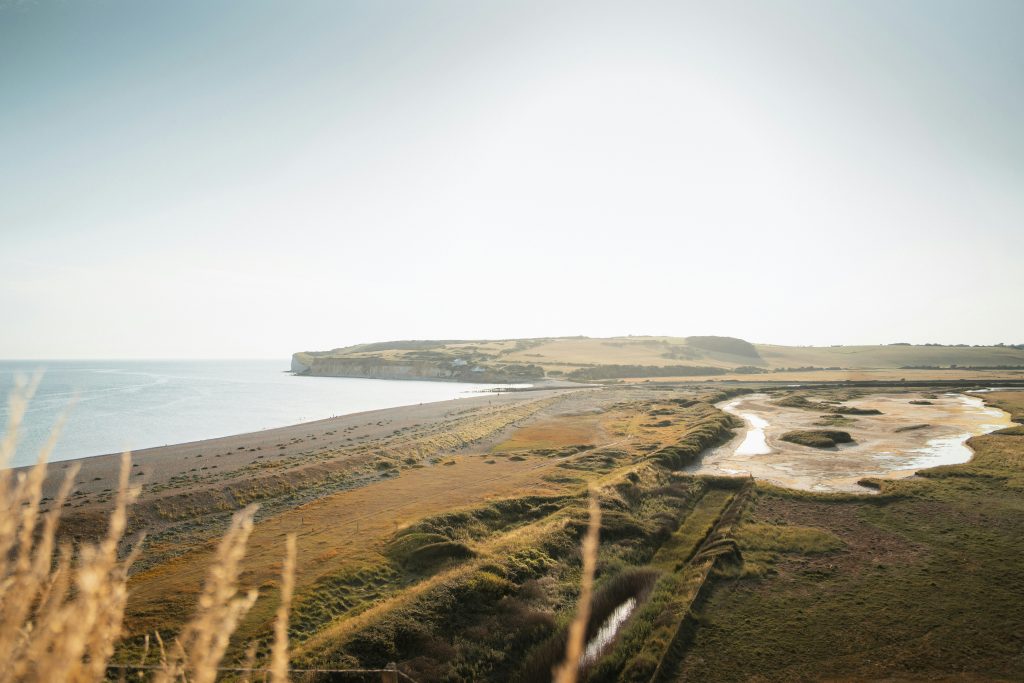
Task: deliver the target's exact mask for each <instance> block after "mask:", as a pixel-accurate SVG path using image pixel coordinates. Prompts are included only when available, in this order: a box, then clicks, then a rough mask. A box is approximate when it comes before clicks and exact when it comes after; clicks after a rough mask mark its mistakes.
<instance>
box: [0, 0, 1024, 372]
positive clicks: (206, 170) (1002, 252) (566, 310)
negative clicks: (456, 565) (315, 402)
mask: <svg viewBox="0 0 1024 683" xmlns="http://www.w3.org/2000/svg"><path fill="white" fill-rule="evenodd" d="M1022 26H1024V3H1022V2H1019V0H1011V1H1009V2H966V1H957V2H941V1H935V0H929V1H927V2H906V1H903V2H894V1H892V0H882V1H877V2H864V1H861V0H858V1H856V2H853V1H851V2H842V3H840V2H823V1H821V0H809V1H807V2H767V1H764V2H717V1H716V2H711V1H708V2H700V3H685V2H666V3H653V2H649V3H643V2H632V1H631V2H622V3H599V2H584V3H569V2H565V3H555V2H537V3H528V2H475V1H471V0H466V1H464V2H437V1H433V2H431V1H426V2H424V1H416V2H378V1H373V2H370V1H367V2H360V3H343V2H336V1H329V2H297V1H288V2H256V1H254V0H246V2H217V1H210V0H203V1H200V2H181V1H175V2H165V1H161V2H140V1H137V0H133V1H131V2H119V1H116V0H104V1H102V2H98V1H97V2H94V1H90V0H75V1H74V2H53V3H51V2H38V3H34V2H11V0H0V273H2V274H0V320H2V325H3V330H2V331H0V357H8V358H16V357H43V358H45V357H102V358H123V357H236V356H237V357H257V356H264V357H277V356H281V357H285V356H287V355H288V354H290V353H291V352H292V351H297V350H305V349H325V348H333V347H335V346H342V345H346V344H351V343H357V342H362V341H376V340H383V339H396V338H402V339H404V338H416V339H422V338H477V337H500V338H504V337H529V336H548V335H574V334H586V335H591V336H605V335H618V334H678V335H688V334H726V335H735V336H739V337H743V338H745V339H748V340H751V341H760V342H777V343H808V344H811V343H814V344H828V343H876V342H892V341H910V342H930V341H936V342H968V343H989V342H999V341H1004V342H1008V343H1010V342H1024V297H1022V294H1024V36H1022V33H1021V31H1022Z"/></svg>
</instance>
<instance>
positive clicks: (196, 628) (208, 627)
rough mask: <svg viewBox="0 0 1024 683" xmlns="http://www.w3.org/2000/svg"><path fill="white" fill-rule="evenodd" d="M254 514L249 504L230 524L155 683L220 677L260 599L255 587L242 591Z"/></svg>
mask: <svg viewBox="0 0 1024 683" xmlns="http://www.w3.org/2000/svg"><path fill="white" fill-rule="evenodd" d="M255 513H256V506H255V505H250V506H249V507H247V508H245V509H244V510H241V511H240V512H237V513H235V516H234V517H233V518H232V520H231V527H230V528H229V529H228V531H227V533H226V534H225V535H224V538H223V539H221V542H220V545H219V546H218V547H217V555H216V558H215V559H214V562H213V564H212V565H211V567H210V571H209V574H207V577H206V583H205V584H204V586H203V592H202V594H201V595H200V596H199V605H198V608H197V609H196V614H195V616H194V617H193V618H192V620H191V621H190V622H189V623H188V624H187V625H186V626H185V628H184V629H183V630H182V632H181V635H180V636H179V637H178V638H177V639H176V640H175V643H174V645H173V646H172V648H171V650H172V651H171V656H170V657H169V658H168V660H167V663H166V664H165V665H164V667H163V669H162V670H161V671H160V672H159V673H158V674H157V675H156V676H155V677H154V679H153V680H154V681H155V682H156V683H170V682H171V681H190V682H191V683H213V681H214V680H215V679H216V676H217V666H218V665H219V664H220V661H221V659H222V658H223V657H224V653H225V652H226V651H227V648H228V641H229V639H230V637H231V634H232V633H234V631H235V629H236V628H237V626H238V622H239V621H240V620H241V619H242V617H243V616H245V614H246V612H248V611H249V608H251V607H252V605H253V603H255V602H256V596H257V593H256V591H255V590H250V591H248V592H247V593H246V594H245V595H241V596H240V595H238V575H239V573H240V572H241V566H240V565H241V561H242V558H243V557H244V556H245V546H246V543H247V542H248V540H249V534H251V533H252V526H253V515H255Z"/></svg>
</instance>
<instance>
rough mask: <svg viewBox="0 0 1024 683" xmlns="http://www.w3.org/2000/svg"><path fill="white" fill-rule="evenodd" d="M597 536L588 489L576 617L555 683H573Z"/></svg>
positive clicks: (597, 519)
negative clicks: (585, 527) (588, 507)
mask: <svg viewBox="0 0 1024 683" xmlns="http://www.w3.org/2000/svg"><path fill="white" fill-rule="evenodd" d="M600 532H601V504H600V502H599V501H598V499H597V491H596V489H594V488H593V487H591V489H590V523H589V524H588V525H587V533H586V535H585V536H584V537H583V576H582V578H581V579H580V597H579V603H578V604H577V606H576V616H575V618H574V619H573V620H572V624H570V625H569V639H568V641H567V642H566V644H565V661H563V662H562V665H561V666H560V667H557V668H556V669H555V672H554V681H555V683H576V678H577V676H578V674H579V669H580V659H581V658H582V656H583V648H584V646H585V645H586V643H585V642H584V640H585V638H586V635H587V623H588V622H589V621H590V609H591V599H592V597H593V593H594V572H595V570H596V569H597V549H598V544H599V542H600V538H599V536H600Z"/></svg>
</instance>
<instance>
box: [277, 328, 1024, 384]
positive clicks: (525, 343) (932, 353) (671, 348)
mask: <svg viewBox="0 0 1024 683" xmlns="http://www.w3.org/2000/svg"><path fill="white" fill-rule="evenodd" d="M296 357H297V358H299V359H300V360H301V359H303V358H306V359H310V358H337V359H342V358H348V359H359V358H364V359H369V358H374V359H383V360H394V361H399V360H407V361H412V360H416V361H437V362H449V363H450V362H453V361H456V362H460V363H461V362H467V363H478V364H487V363H503V364H508V363H523V364H532V365H538V366H541V367H543V368H544V370H545V371H546V372H547V373H548V374H551V373H552V372H554V373H555V374H556V375H557V374H558V373H563V374H568V373H570V372H572V371H574V370H580V369H582V368H593V367H594V366H610V365H613V366H622V367H628V366H648V367H650V366H654V367H662V368H664V367H678V366H686V367H703V368H721V369H723V370H734V369H735V368H745V369H748V370H749V371H750V372H757V371H758V370H771V369H780V368H841V369H868V368H872V369H876V368H877V369H882V368H907V367H927V368H946V367H949V366H959V367H962V368H964V367H967V368H992V369H997V368H1003V367H1013V368H1021V367H1024V348H1018V347H1015V346H931V345H928V346H912V345H906V344H890V345H877V346H780V345H774V344H751V343H749V342H746V341H744V340H742V339H736V338H733V337H707V336H705V337H633V336H630V337H610V338H591V337H548V338H536V339H501V340H451V339H448V340H413V341H391V342H380V343H372V344H359V345H356V346H349V347H345V348H338V349H334V350H331V351H321V352H303V353H299V354H296ZM619 376H623V375H621V374H620V375H619Z"/></svg>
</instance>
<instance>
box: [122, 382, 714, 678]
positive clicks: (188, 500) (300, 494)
mask: <svg viewBox="0 0 1024 683" xmlns="http://www.w3.org/2000/svg"><path fill="white" fill-rule="evenodd" d="M720 396H722V394H721V393H720V392H704V393H700V392H694V391H687V392H672V391H670V392H665V391H658V392H647V391H640V392H637V391H634V390H607V391H602V392H599V394H595V393H594V392H592V391H585V392H580V393H579V394H578V395H573V396H570V397H569V398H565V399H563V400H562V401H561V402H556V403H552V402H551V401H549V400H547V399H544V400H542V401H538V402H531V403H530V404H518V405H515V406H511V407H508V408H503V409H501V410H497V409H496V410H493V411H491V410H479V409H475V410H472V411H457V412H455V413H454V414H452V415H451V416H450V418H449V419H448V420H446V422H445V423H444V424H447V425H449V428H450V430H451V431H452V432H454V433H449V434H446V435H442V434H439V433H438V430H437V429H435V428H434V427H433V426H431V425H424V426H421V427H419V428H417V429H412V430H396V431H395V432H394V433H393V434H387V433H386V434H385V435H384V436H382V437H378V438H377V439H368V440H365V441H363V442H361V443H359V444H357V445H354V446H352V452H353V453H355V454H357V455H356V457H352V458H351V459H350V461H349V462H348V469H347V470H340V471H339V473H340V475H343V476H344V477H345V479H340V478H339V479H338V480H337V481H332V482H331V483H330V484H324V483H323V480H322V479H320V478H316V477H314V478H311V479H307V478H305V477H306V475H303V476H301V477H294V478H293V477H292V476H291V475H289V474H288V473H289V472H290V469H289V468H292V467H296V468H298V469H299V470H300V471H304V472H308V471H313V472H318V475H317V476H318V477H319V476H322V475H323V473H322V472H320V471H319V469H318V468H320V467H324V466H326V465H330V464H331V463H332V462H334V461H333V460H327V461H325V462H326V465H324V464H320V465H317V464H315V463H316V460H314V464H313V465H310V466H306V467H303V466H301V464H300V465H292V464H289V465H288V466H287V467H284V468H283V472H275V473H274V474H273V475H265V476H264V477H262V478H259V479H256V480H255V481H253V482H249V483H248V486H252V487H255V486H269V485H270V484H271V483H273V485H274V486H275V487H280V489H279V490H276V489H275V490H276V491H277V492H276V493H274V495H272V496H271V495H267V492H266V491H264V492H263V494H262V496H261V500H262V503H263V507H264V509H265V510H266V512H265V514H263V515H262V516H261V517H260V518H258V520H257V524H256V526H255V528H254V530H253V533H252V537H251V539H250V547H251V548H252V552H251V553H250V555H249V557H248V558H247V559H246V560H245V562H244V563H243V566H242V573H241V575H240V581H241V583H242V586H243V588H246V589H247V588H259V589H260V594H261V597H260V599H259V600H258V601H257V602H256V604H255V605H254V606H253V608H252V610H251V611H250V612H249V614H248V615H247V616H246V619H245V620H244V621H243V622H242V623H241V624H240V626H239V630H238V634H237V636H236V638H235V640H234V641H233V642H234V643H237V644H240V643H245V642H250V641H254V640H261V639H263V640H265V639H266V635H267V630H268V628H269V625H270V623H271V621H272V617H273V609H274V605H275V601H276V600H277V591H278V583H277V576H278V574H279V569H280V567H279V566H278V563H277V561H276V560H275V558H279V557H281V556H282V552H283V542H284V538H285V537H286V536H287V534H288V533H296V534H297V535H298V541H297V542H298V551H299V563H298V566H297V571H296V587H295V598H294V609H293V611H294V617H293V619H292V629H291V636H292V638H293V640H294V641H295V642H303V641H305V640H307V639H310V638H312V637H313V636H315V635H316V634H317V633H318V632H319V631H320V630H322V629H325V628H328V626H329V625H333V624H335V623H346V622H347V621H349V620H351V619H357V618H359V617H360V615H362V614H363V613H364V612H367V611H368V610H370V609H372V608H373V607H374V605H377V604H379V603H381V602H386V601H388V600H390V599H392V598H395V597H396V596H403V595H408V594H409V592H410V591H412V592H415V591H418V590H422V588H421V586H422V585H423V584H424V583H425V582H427V581H433V580H435V579H434V575H435V574H436V573H437V572H439V571H441V572H443V571H447V569H446V568H450V567H451V566H462V565H463V564H467V565H472V564H473V563H478V562H480V561H483V559H482V558H485V557H486V553H483V552H482V551H481V548H480V546H481V544H482V543H484V540H483V536H486V535H489V534H492V533H497V532H498V531H500V532H501V533H507V532H509V531H510V525H511V524H513V521H512V520H513V519H514V518H515V514H516V513H514V509H513V508H514V507H515V505H513V504H511V503H510V504H508V505H511V506H512V507H502V506H501V505H498V504H497V503H491V502H488V501H492V500H493V499H495V498H498V499H501V498H508V497H512V498H513V499H515V500H519V501H532V500H534V498H537V497H539V498H538V499H546V498H552V497H553V498H555V499H559V497H562V496H566V495H569V494H570V493H572V494H573V495H576V493H578V492H579V490H580V489H581V487H582V486H585V485H586V483H587V482H588V481H591V480H597V479H602V478H604V477H607V476H619V477H624V476H626V474H627V473H628V471H630V470H632V469H636V468H638V467H644V466H650V467H656V465H655V464H654V463H657V462H658V461H659V460H658V455H659V453H661V452H662V451H663V450H664V449H666V448H668V447H683V446H685V448H686V449H687V452H690V451H693V452H699V450H700V449H701V448H702V447H703V446H702V445H701V444H705V445H706V443H710V441H707V439H709V438H710V436H709V435H710V434H711V432H708V431H707V430H706V429H705V428H704V426H703V425H705V424H706V423H707V422H708V420H709V419H711V418H712V417H714V416H716V415H717V418H718V419H719V421H720V424H719V427H722V426H723V425H728V424H729V418H728V416H725V415H724V414H722V413H719V412H718V411H716V410H715V409H714V408H713V407H712V406H710V405H709V404H708V403H706V402H705V400H718V399H719V397H720ZM535 403H536V404H538V405H539V406H540V407H539V408H538V407H537V406H536V405H534V404H535ZM595 404H596V405H595ZM566 405H568V406H569V408H570V409H571V413H572V414H565V413H566ZM463 413H464V414H463ZM576 420H579V421H580V422H581V423H582V425H583V426H582V427H577V428H575V429H577V431H573V424H574V421H576ZM463 426H464V427H465V429H464V430H463ZM584 432H586V433H587V434H589V435H590V439H589V440H590V441H592V442H596V443H591V444H586V443H582V444H581V443H577V442H579V441H580V440H581V436H580V435H581V434H583V433H584ZM715 433H717V432H715ZM486 437H489V438H490V439H491V441H490V442H489V441H487V438H486ZM435 438H438V439H440V440H439V441H436V442H435V441H433V439H435ZM495 440H497V443H498V448H496V449H495V448H494V447H493V446H491V445H490V443H492V442H493V441H495ZM507 442H511V443H513V444H515V445H516V448H515V449H512V450H504V448H503V447H502V446H501V444H503V443H507ZM556 443H557V444H561V443H570V444H571V445H568V446H561V447H559V448H551V446H553V445H555V444H556ZM459 445H463V446H464V447H463V448H462V449H460V450H454V449H453V447H455V446H459ZM436 449H440V451H439V450H436ZM314 455H315V454H314ZM290 457H291V456H282V459H283V460H284V459H287V458H290ZM290 462H291V461H290V460H289V463H290ZM657 469H658V470H659V471H661V470H663V469H664V468H662V467H660V466H657ZM665 471H667V470H665ZM637 476H639V475H637ZM645 476H646V475H645ZM310 482H312V483H310ZM240 485H243V486H244V485H245V482H241V483H240ZM221 486H222V487H223V488H225V489H227V490H228V492H229V493H230V494H231V495H232V496H235V495H236V494H235V491H236V489H235V488H232V484H231V482H230V481H224V482H221ZM573 492H575V493H573ZM258 494H259V492H257V493H256V494H253V495H258ZM175 496H176V497H173V498H171V499H170V500H171V502H174V503H175V504H178V505H181V508H180V509H179V510H178V512H177V514H176V515H175V516H174V518H173V519H174V520H175V522H174V524H173V525H172V526H171V527H169V528H170V529H173V530H174V533H173V534H172V533H170V532H169V531H167V530H165V531H164V532H163V533H161V534H160V535H159V537H158V539H157V545H156V546H155V549H156V556H155V557H154V558H150V561H149V562H147V563H146V564H145V565H144V566H143V567H142V568H141V569H140V571H138V572H137V573H136V574H135V575H133V577H132V578H131V581H130V589H131V591H132V595H133V598H132V600H131V601H130V602H129V609H128V615H127V622H126V623H127V625H128V628H129V630H130V632H131V633H132V634H134V635H136V636H138V637H137V638H136V639H135V640H133V641H130V642H129V643H128V644H127V645H126V646H125V647H124V648H123V653H122V654H123V655H124V656H125V657H128V656H130V655H132V654H133V653H134V652H135V651H136V650H137V649H138V648H139V647H141V641H140V640H139V638H140V637H141V635H142V634H145V633H152V632H153V631H154V630H159V631H160V632H161V633H163V634H165V635H166V634H172V633H174V632H175V631H176V629H177V628H178V627H179V625H180V624H181V623H183V622H184V620H185V619H187V617H188V610H189V608H190V605H191V604H192V600H193V599H194V598H195V591H196V586H197V585H198V577H199V576H201V574H202V572H203V571H205V568H206V566H207V565H208V562H209V561H210V558H211V556H212V555H211V554H212V550H213V547H212V543H211V542H209V541H208V540H205V539H207V538H209V536H210V530H211V529H215V528H216V520H217V519H218V515H226V514H228V513H229V512H230V507H231V506H230V505H223V506H220V505H218V500H220V499H219V498H217V496H216V495H215V494H214V493H213V492H209V491H206V490H204V489H200V488H198V487H197V488H195V489H187V490H184V491H182V492H181V493H180V494H175ZM177 501H181V502H177ZM563 502H564V501H563ZM563 502H560V503H558V505H560V506H561V505H563ZM157 503H159V504H160V505H166V504H168V492H166V491H165V492H162V494H161V496H160V497H159V498H158V499H157V501H155V502H154V504H157ZM517 504H518V503H517ZM551 504H553V503H545V504H544V505H543V506H541V508H540V509H542V510H543V511H544V514H545V515H546V514H548V512H550V510H549V509H548V507H546V506H550V505H551ZM480 505H485V507H484V508H482V509H483V510H485V511H487V512H486V514H482V515H481V514H478V513H477V512H474V513H473V514H471V515H469V516H468V517H467V516H466V515H467V514H469V513H464V512H462V510H463V509H465V508H467V507H470V508H472V507H473V506H480ZM221 507H223V508H226V509H221ZM531 514H532V513H531ZM652 514H653V513H652ZM179 515H180V516H179ZM425 516H426V517H428V518H431V519H433V520H434V522H438V520H445V524H444V525H442V527H438V528H429V529H428V528H426V527H424V526H423V521H422V520H423V518H424V517H425ZM528 517H529V515H528ZM160 519H166V517H160ZM524 519H526V518H524ZM615 519H616V517H615V515H614V514H611V515H610V516H609V518H608V520H609V521H608V523H609V524H611V523H612V522H614V520H615ZM178 520H180V521H178ZM529 521H530V522H531V523H534V522H537V519H534V518H533V517H529ZM488 524H497V525H498V526H500V529H499V528H498V527H495V528H493V529H490V528H489V527H487V525H488ZM515 524H519V522H515ZM452 529H455V530H458V533H452ZM480 529H484V530H485V531H486V533H484V532H483V531H480ZM481 534H482V535H481ZM488 542H489V541H488ZM230 654H231V656H234V657H236V658H237V657H239V656H240V654H241V653H240V652H239V651H238V648H237V646H236V645H234V644H233V646H232V649H231V650H230Z"/></svg>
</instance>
